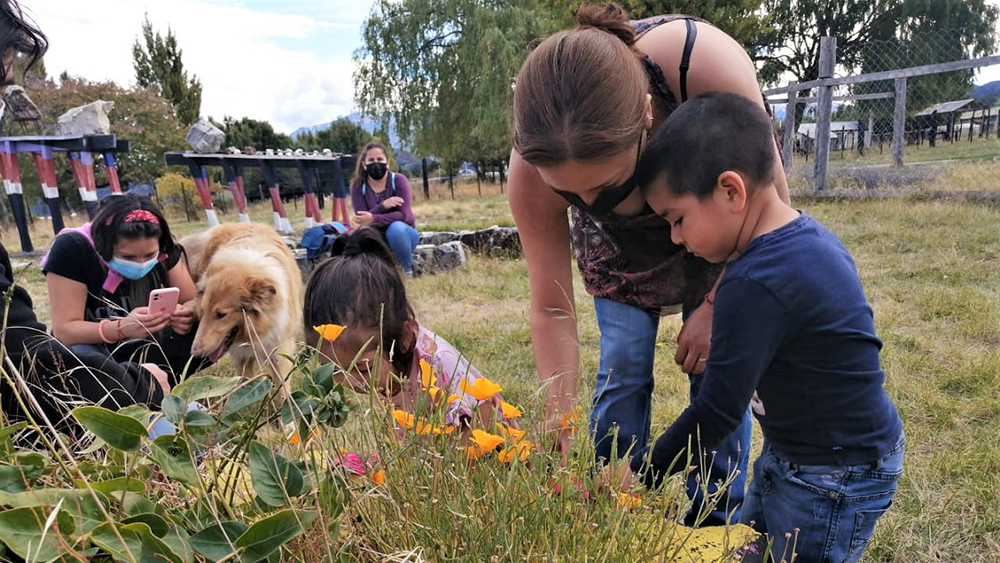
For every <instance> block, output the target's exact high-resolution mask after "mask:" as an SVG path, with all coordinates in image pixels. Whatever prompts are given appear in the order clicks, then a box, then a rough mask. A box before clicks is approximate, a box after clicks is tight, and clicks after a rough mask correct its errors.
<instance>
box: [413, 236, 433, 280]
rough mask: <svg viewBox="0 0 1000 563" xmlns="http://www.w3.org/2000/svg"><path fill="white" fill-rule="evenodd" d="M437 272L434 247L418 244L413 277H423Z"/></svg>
mask: <svg viewBox="0 0 1000 563" xmlns="http://www.w3.org/2000/svg"><path fill="white" fill-rule="evenodd" d="M436 270H437V263H435V261H434V245H433V244H418V245H417V248H416V249H414V251H413V275H414V276H423V275H426V274H433V273H434V272H435V271H436Z"/></svg>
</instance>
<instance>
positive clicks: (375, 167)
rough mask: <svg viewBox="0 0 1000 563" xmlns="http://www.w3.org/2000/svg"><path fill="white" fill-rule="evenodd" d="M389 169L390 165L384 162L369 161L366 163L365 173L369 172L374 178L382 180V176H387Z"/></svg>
mask: <svg viewBox="0 0 1000 563" xmlns="http://www.w3.org/2000/svg"><path fill="white" fill-rule="evenodd" d="M388 171H389V165H388V164H386V163H384V162H369V163H368V164H366V165H365V174H367V175H368V177H369V178H371V179H372V180H381V179H382V178H385V174H386V172H388Z"/></svg>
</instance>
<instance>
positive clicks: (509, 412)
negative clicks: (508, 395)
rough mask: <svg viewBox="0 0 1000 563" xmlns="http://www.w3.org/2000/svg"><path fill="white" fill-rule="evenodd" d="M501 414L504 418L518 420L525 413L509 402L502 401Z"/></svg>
mask: <svg viewBox="0 0 1000 563" xmlns="http://www.w3.org/2000/svg"><path fill="white" fill-rule="evenodd" d="M500 414H502V415H503V417H504V418H517V417H519V416H521V415H522V414H524V413H523V412H521V409H519V408H517V407H515V406H514V405H512V404H510V403H508V402H507V401H500Z"/></svg>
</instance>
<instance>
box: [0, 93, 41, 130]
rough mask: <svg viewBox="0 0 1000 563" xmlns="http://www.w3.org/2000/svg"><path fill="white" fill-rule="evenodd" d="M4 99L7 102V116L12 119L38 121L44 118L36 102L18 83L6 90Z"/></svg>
mask: <svg viewBox="0 0 1000 563" xmlns="http://www.w3.org/2000/svg"><path fill="white" fill-rule="evenodd" d="M3 99H4V101H5V102H6V103H7V116H8V119H10V120H11V121H38V120H39V119H41V118H42V113H41V112H40V111H38V106H36V105H35V102H33V101H31V98H30V97H29V96H28V94H27V93H26V92H25V91H24V88H22V87H20V86H18V85H16V84H12V85H10V86H8V87H7V89H6V90H4V92H3Z"/></svg>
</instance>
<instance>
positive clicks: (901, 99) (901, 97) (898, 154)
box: [892, 76, 906, 167]
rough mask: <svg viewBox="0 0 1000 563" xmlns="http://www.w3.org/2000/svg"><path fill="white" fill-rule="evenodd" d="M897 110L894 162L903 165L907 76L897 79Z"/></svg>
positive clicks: (893, 126)
mask: <svg viewBox="0 0 1000 563" xmlns="http://www.w3.org/2000/svg"><path fill="white" fill-rule="evenodd" d="M894 98H895V101H896V107H895V111H894V112H893V114H892V162H893V164H894V165H895V166H896V167H902V166H903V137H904V135H903V133H904V130H905V129H906V77H905V76H904V77H901V78H897V79H896V87H895V95H894Z"/></svg>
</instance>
